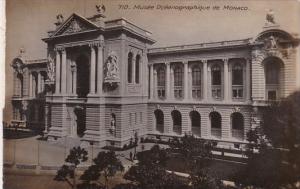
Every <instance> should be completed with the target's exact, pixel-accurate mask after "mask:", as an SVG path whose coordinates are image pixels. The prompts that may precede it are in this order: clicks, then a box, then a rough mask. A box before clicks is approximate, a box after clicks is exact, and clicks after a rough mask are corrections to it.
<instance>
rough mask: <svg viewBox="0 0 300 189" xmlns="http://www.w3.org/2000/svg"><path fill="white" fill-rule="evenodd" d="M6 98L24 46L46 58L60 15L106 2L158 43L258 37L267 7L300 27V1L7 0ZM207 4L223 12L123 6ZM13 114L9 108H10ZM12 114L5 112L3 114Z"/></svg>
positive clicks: (289, 27)
mask: <svg viewBox="0 0 300 189" xmlns="http://www.w3.org/2000/svg"><path fill="white" fill-rule="evenodd" d="M6 3H7V4H6V19H7V20H6V21H7V25H6V27H7V30H6V31H7V33H6V63H5V64H6V68H5V73H6V95H5V96H6V98H7V99H6V102H7V105H10V101H9V100H10V99H9V98H10V97H11V94H12V69H11V67H10V66H9V65H10V64H11V61H12V59H13V58H14V57H16V56H17V55H18V51H19V49H20V47H24V48H25V50H26V56H27V58H28V59H36V58H46V44H45V43H44V42H43V41H41V38H43V37H46V36H47V31H48V30H49V29H53V28H54V22H55V21H56V15H57V14H59V13H62V14H63V16H64V18H65V19H67V18H68V17H69V16H70V15H71V14H72V13H73V12H76V13H78V14H80V15H82V16H86V17H88V16H91V15H93V14H95V12H96V9H95V5H96V4H104V5H105V7H106V12H105V14H106V16H107V20H110V19H114V18H119V17H124V18H126V19H128V20H129V21H131V22H133V23H134V24H136V25H138V26H140V27H142V28H144V29H147V30H149V31H151V32H152V33H153V35H152V38H154V39H155V40H156V41H157V42H156V44H154V47H160V46H169V45H180V44H191V43H202V42H210V41H222V40H234V39H243V38H249V37H255V36H256V35H257V34H258V33H259V32H260V31H261V30H262V27H263V25H264V23H265V16H266V12H267V10H268V9H273V11H274V12H275V21H276V22H278V23H279V24H280V26H281V28H282V29H284V30H286V31H288V32H292V33H297V32H298V31H300V22H299V20H300V19H299V18H300V6H299V1H297V0H265V1H264V0H256V1H254V0H239V1H234V0H230V1H221V0H218V1H208V0H186V1H180V0H130V1H129V0H102V1H99V0H8V1H7V2H6ZM125 4H128V5H129V6H130V7H133V6H134V5H154V6H155V7H156V6H157V5H158V4H159V5H198V6H200V5H203V6H211V7H212V6H214V5H218V6H220V7H221V10H219V11H213V10H210V11H202V12H201V11H198V10H192V11H187V10H183V11H177V10H164V11H161V10H133V9H130V10H121V9H119V5H125ZM224 5H230V6H246V7H248V11H234V10H232V11H229V10H222V9H223V6H224ZM7 112H8V113H11V112H10V110H8V111H7ZM7 116H9V114H7V113H6V114H4V117H7Z"/></svg>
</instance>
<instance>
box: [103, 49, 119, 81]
mask: <svg viewBox="0 0 300 189" xmlns="http://www.w3.org/2000/svg"><path fill="white" fill-rule="evenodd" d="M119 75H120V74H119V65H118V57H117V55H116V53H115V52H114V51H111V52H110V53H109V54H108V58H107V60H106V63H105V78H104V82H108V83H113V82H119V80H120V76H119Z"/></svg>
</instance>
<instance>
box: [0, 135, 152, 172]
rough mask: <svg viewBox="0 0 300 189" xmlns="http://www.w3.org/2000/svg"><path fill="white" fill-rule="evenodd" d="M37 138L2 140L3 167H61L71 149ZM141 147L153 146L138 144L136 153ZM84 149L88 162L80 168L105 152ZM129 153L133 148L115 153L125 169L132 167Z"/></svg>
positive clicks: (93, 147) (89, 147)
mask: <svg viewBox="0 0 300 189" xmlns="http://www.w3.org/2000/svg"><path fill="white" fill-rule="evenodd" d="M38 138H39V136H34V137H29V138H23V139H4V140H3V145H4V150H3V153H4V157H3V161H4V165H6V167H10V166H13V165H29V166H30V165H32V166H40V167H48V168H49V167H50V168H51V167H60V166H61V165H63V164H64V160H65V158H66V157H67V155H68V154H69V151H70V149H71V148H72V147H71V146H68V145H67V146H64V145H61V144H60V145H59V144H55V143H53V142H49V141H43V140H38ZM142 145H144V150H148V149H150V148H151V147H152V146H153V144H148V143H145V144H140V145H139V146H137V148H136V151H137V152H139V151H142ZM85 149H86V150H87V151H88V160H87V161H86V162H84V163H82V164H81V165H80V166H82V167H87V166H89V165H91V163H92V159H93V158H95V157H96V156H97V154H98V153H99V152H100V151H105V150H104V149H101V148H97V147H95V146H88V147H86V148H85ZM130 152H132V153H134V148H132V149H129V150H126V151H116V154H117V155H118V156H119V159H120V160H121V161H122V163H123V165H124V167H125V168H128V167H130V166H131V165H132V161H130V160H129V154H130ZM17 167H20V166H17Z"/></svg>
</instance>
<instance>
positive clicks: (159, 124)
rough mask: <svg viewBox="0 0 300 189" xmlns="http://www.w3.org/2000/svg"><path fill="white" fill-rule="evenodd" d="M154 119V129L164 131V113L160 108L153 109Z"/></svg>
mask: <svg viewBox="0 0 300 189" xmlns="http://www.w3.org/2000/svg"><path fill="white" fill-rule="evenodd" d="M154 115H155V120H156V131H158V132H161V133H163V132H164V113H163V112H162V111H161V110H155V111H154Z"/></svg>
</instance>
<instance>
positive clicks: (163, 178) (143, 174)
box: [124, 145, 187, 189]
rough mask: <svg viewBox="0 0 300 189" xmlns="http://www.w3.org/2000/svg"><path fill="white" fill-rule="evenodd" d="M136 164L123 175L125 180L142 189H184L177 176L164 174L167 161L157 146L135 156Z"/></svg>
mask: <svg viewBox="0 0 300 189" xmlns="http://www.w3.org/2000/svg"><path fill="white" fill-rule="evenodd" d="M137 159H138V163H137V165H134V166H132V167H131V168H130V169H129V170H128V171H127V172H126V174H125V175H124V178H125V179H127V180H131V181H133V182H134V183H135V184H133V185H137V186H138V187H139V188H143V189H168V188H174V189H177V188H178V189H179V188H180V189H181V188H182V189H184V188H185V187H187V185H186V184H185V183H184V182H183V181H181V180H180V179H178V177H177V176H175V175H173V174H169V173H167V172H166V170H165V167H164V165H165V164H166V161H167V160H168V156H167V153H166V151H165V150H164V149H161V148H160V147H159V146H158V145H154V146H153V147H152V148H151V149H150V150H149V151H143V152H140V153H138V154H137Z"/></svg>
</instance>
